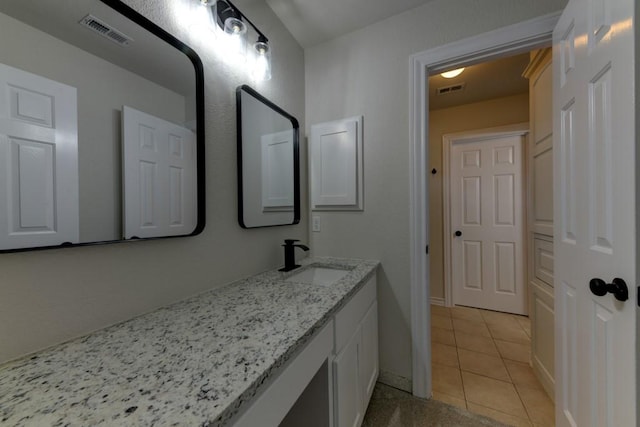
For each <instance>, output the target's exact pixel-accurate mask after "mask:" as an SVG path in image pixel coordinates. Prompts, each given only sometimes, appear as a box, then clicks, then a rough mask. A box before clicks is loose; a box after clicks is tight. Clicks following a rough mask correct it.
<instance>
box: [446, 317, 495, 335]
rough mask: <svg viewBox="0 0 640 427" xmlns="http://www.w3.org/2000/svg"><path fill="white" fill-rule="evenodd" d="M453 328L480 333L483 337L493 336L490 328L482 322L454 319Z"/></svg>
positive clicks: (469, 332)
mask: <svg viewBox="0 0 640 427" xmlns="http://www.w3.org/2000/svg"><path fill="white" fill-rule="evenodd" d="M452 321H453V330H454V331H456V332H464V333H467V334H471V335H480V336H483V337H489V338H490V337H491V334H490V333H489V329H488V328H487V326H486V325H485V324H484V323H482V322H474V321H472V320H465V319H455V318H454V319H452Z"/></svg>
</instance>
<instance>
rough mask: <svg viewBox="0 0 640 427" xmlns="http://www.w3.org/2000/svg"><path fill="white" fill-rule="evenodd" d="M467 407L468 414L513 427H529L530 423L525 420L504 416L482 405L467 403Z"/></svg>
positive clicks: (502, 413)
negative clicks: (482, 416)
mask: <svg viewBox="0 0 640 427" xmlns="http://www.w3.org/2000/svg"><path fill="white" fill-rule="evenodd" d="M467 405H468V409H469V411H470V412H473V413H476V414H479V415H484V416H485V417H489V418H493V419H494V420H496V421H500V422H501V423H504V424H508V425H510V426H514V427H531V423H530V422H529V420H527V419H525V418H519V417H514V416H513V415H509V414H505V413H504V412H500V411H496V410H495V409H491V408H486V407H484V406H482V405H476V404H475V403H471V402H469V403H468V404H467Z"/></svg>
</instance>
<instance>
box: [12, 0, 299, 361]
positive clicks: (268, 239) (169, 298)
mask: <svg viewBox="0 0 640 427" xmlns="http://www.w3.org/2000/svg"><path fill="white" fill-rule="evenodd" d="M125 2H126V3H127V4H129V5H130V6H132V7H133V8H135V9H137V10H138V11H140V12H141V13H142V14H144V15H145V16H147V17H148V18H149V19H151V20H152V21H154V22H156V23H157V24H159V25H160V26H161V27H163V28H165V29H167V30H168V31H169V32H171V33H173V34H174V35H176V36H178V38H181V39H183V40H185V41H187V42H188V43H187V44H189V45H191V47H193V48H194V49H195V50H196V51H197V52H198V54H199V55H200V57H201V59H202V60H203V62H204V72H205V92H206V93H205V103H206V105H205V116H206V119H205V120H206V125H205V131H206V136H207V138H206V167H207V170H206V182H207V202H206V207H207V219H206V220H207V226H206V228H205V230H204V232H203V233H202V234H201V235H199V236H196V237H187V238H180V239H169V240H158V241H148V242H129V243H122V244H112V245H107V246H97V247H82V248H71V249H58V250H46V251H37V252H24V253H13V254H0V362H3V361H6V360H10V359H13V358H16V357H19V356H21V355H24V354H27V353H30V352H33V351H36V350H39V349H42V348H45V347H47V346H50V345H53V344H57V343H60V342H62V341H65V340H68V339H70V338H73V337H76V336H79V335H83V334H86V333H87V332H90V331H92V330H95V329H99V328H103V327H105V326H107V325H110V324H113V323H117V322H120V321H123V320H126V319H129V318H131V317H133V316H136V315H139V314H142V313H145V312H148V311H151V310H153V309H155V308H157V307H160V306H163V305H166V304H169V303H171V302H174V301H177V300H180V299H183V298H185V297H187V296H189V295H193V294H196V293H199V292H202V291H204V290H207V289H210V288H213V287H218V286H222V285H224V284H226V283H229V282H231V281H233V280H236V279H239V278H242V277H246V276H250V275H253V274H255V273H258V272H261V271H264V270H267V269H270V268H274V267H276V266H278V265H280V264H281V263H282V248H281V247H280V243H281V240H282V239H284V238H297V239H301V240H303V241H304V240H306V236H307V225H306V224H307V222H306V218H303V221H302V223H301V224H299V225H297V226H287V227H275V228H268V229H256V230H243V229H241V228H240V227H239V226H238V223H237V220H236V217H237V198H236V191H237V187H236V129H235V118H236V117H235V88H236V86H238V85H240V84H245V83H246V84H250V85H251V86H253V87H254V88H255V89H257V90H258V91H259V92H261V93H263V94H264V95H265V96H266V97H267V98H269V99H271V100H273V101H274V102H275V103H276V104H278V105H280V106H281V107H282V108H283V109H285V110H286V111H288V112H290V113H291V114H293V115H294V116H296V117H297V118H298V119H299V120H300V121H301V125H302V126H304V120H303V119H304V71H303V67H304V54H303V50H302V48H301V47H300V46H299V45H298V44H297V43H296V42H295V40H294V39H293V38H292V37H291V35H290V34H289V33H288V32H287V31H286V29H285V28H284V26H283V25H282V23H281V22H280V21H279V20H278V19H277V18H276V17H275V15H274V14H273V12H272V11H271V9H269V8H268V7H267V6H266V4H265V3H264V2H262V1H252V0H242V1H238V2H237V3H238V7H240V8H241V9H242V11H243V12H244V13H245V14H246V15H247V16H249V17H250V19H251V20H252V21H254V22H255V23H256V24H257V25H258V26H259V27H260V29H261V30H262V31H263V32H265V33H266V34H267V35H268V37H269V39H270V41H271V42H272V44H273V47H274V52H273V78H272V80H270V81H269V82H264V83H261V84H259V85H256V84H253V83H252V82H251V81H250V79H249V77H248V73H247V71H246V70H244V69H239V68H238V67H234V66H231V65H227V64H226V63H224V62H223V60H222V58H221V56H220V54H219V53H218V51H217V50H216V45H215V41H211V40H196V39H190V35H189V28H188V23H187V22H185V21H184V19H183V15H181V13H180V9H181V8H184V6H185V5H188V4H191V3H192V1H191V0H162V1H153V2H149V1H146V0H126V1H125ZM302 154H303V155H305V151H304V149H303V151H302ZM302 177H303V180H302V188H303V194H302V199H303V201H305V200H306V191H305V189H306V178H305V177H306V168H305V167H304V163H303V167H302ZM302 209H303V210H302V212H303V214H304V213H305V212H306V209H307V208H306V203H305V204H303V207H302ZM305 216H306V215H305Z"/></svg>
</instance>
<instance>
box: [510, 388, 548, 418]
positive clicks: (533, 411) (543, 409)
mask: <svg viewBox="0 0 640 427" xmlns="http://www.w3.org/2000/svg"><path fill="white" fill-rule="evenodd" d="M516 389H517V390H518V394H519V395H520V398H521V399H522V402H523V403H524V406H525V408H526V409H527V413H528V414H529V419H530V420H531V421H533V422H534V423H536V424H541V425H544V426H553V425H554V420H555V408H554V405H553V402H552V401H551V399H549V396H547V393H545V392H544V390H542V389H540V388H530V387H523V386H517V387H516Z"/></svg>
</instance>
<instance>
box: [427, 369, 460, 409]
mask: <svg viewBox="0 0 640 427" xmlns="http://www.w3.org/2000/svg"><path fill="white" fill-rule="evenodd" d="M431 367H432V374H433V377H432V381H433V384H432V385H433V391H434V393H435V392H439V393H444V394H446V395H449V396H452V397H455V398H458V399H464V390H463V388H462V377H461V376H460V370H459V369H457V368H452V367H450V366H445V365H440V364H438V363H433V364H432V365H431ZM437 400H439V399H437Z"/></svg>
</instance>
